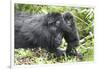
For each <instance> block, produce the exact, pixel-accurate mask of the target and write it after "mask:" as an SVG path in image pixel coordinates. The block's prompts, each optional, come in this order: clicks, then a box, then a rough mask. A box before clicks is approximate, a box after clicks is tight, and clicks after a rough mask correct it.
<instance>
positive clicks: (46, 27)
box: [14, 12, 79, 56]
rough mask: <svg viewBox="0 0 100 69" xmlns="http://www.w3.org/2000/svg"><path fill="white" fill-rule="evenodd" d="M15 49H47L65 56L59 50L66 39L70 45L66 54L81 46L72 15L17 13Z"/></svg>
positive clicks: (75, 53)
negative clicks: (63, 39)
mask: <svg viewBox="0 0 100 69" xmlns="http://www.w3.org/2000/svg"><path fill="white" fill-rule="evenodd" d="M14 26H15V48H36V47H41V48H45V49H46V50H47V51H49V52H54V53H55V54H56V55H57V56H61V55H63V54H64V51H62V50H60V49H58V47H59V46H60V44H61V41H62V38H63V37H64V38H65V40H66V42H67V43H68V47H67V49H66V54H68V55H71V54H74V55H77V52H73V49H74V50H75V47H76V46H78V44H79V36H78V32H77V28H76V25H75V22H74V18H73V16H72V14H70V13H65V14H63V15H62V14H60V13H54V12H53V13H48V14H28V13H23V12H15V25H14Z"/></svg>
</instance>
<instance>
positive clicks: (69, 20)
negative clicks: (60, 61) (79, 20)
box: [63, 12, 82, 59]
mask: <svg viewBox="0 0 100 69" xmlns="http://www.w3.org/2000/svg"><path fill="white" fill-rule="evenodd" d="M63 17H64V20H65V22H66V24H67V25H68V26H69V27H70V28H71V29H72V31H70V32H63V37H64V38H65V40H66V42H67V43H68V46H67V49H66V54H67V55H74V56H78V58H80V59H82V54H80V53H78V52H77V51H76V49H75V48H76V47H77V46H78V45H79V40H80V39H79V33H78V31H77V27H76V24H75V20H74V17H73V15H72V14H71V13H69V12H68V13H65V14H63Z"/></svg>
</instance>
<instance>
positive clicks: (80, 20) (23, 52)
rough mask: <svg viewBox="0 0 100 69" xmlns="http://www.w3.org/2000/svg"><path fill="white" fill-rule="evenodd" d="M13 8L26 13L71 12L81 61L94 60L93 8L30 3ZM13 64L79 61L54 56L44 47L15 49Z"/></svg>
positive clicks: (74, 58) (63, 42) (63, 43)
mask: <svg viewBox="0 0 100 69" xmlns="http://www.w3.org/2000/svg"><path fill="white" fill-rule="evenodd" d="M15 10H17V11H24V12H28V13H48V12H60V13H64V12H71V13H72V14H73V15H74V16H75V19H76V23H77V27H78V31H79V34H80V46H79V47H77V50H78V51H79V52H81V53H82V54H83V60H81V62H82V61H93V60H94V27H93V26H94V8H86V7H68V6H67V7H66V6H49V5H48V6H47V5H32V4H15ZM65 47H66V43H65V41H64V40H62V44H61V48H65ZM14 57H15V59H14V61H15V64H18V65H22V64H53V63H67V62H79V61H80V60H79V59H78V58H77V57H73V56H66V55H65V56H63V57H59V58H57V57H55V56H54V54H52V53H47V52H46V50H45V49H40V48H39V49H38V50H35V49H15V55H14Z"/></svg>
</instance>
